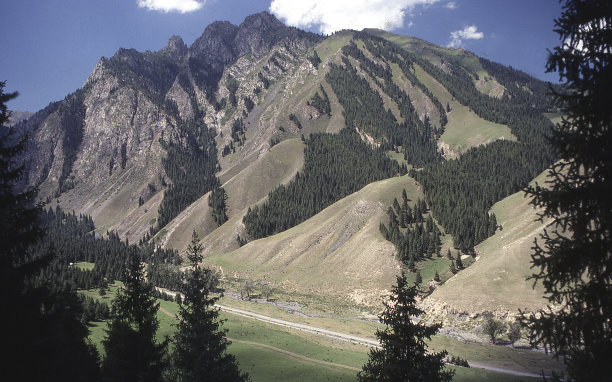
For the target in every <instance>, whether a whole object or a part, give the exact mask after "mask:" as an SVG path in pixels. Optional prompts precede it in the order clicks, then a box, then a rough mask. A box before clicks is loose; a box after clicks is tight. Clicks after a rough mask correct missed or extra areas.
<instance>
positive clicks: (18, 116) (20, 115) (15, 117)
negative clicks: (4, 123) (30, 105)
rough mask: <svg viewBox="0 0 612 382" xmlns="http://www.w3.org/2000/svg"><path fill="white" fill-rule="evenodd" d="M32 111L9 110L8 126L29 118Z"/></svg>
mask: <svg viewBox="0 0 612 382" xmlns="http://www.w3.org/2000/svg"><path fill="white" fill-rule="evenodd" d="M33 114H34V113H32V112H31V111H19V110H11V119H10V122H9V126H13V125H15V124H17V123H19V122H21V121H24V120H26V119H28V118H30V117H31V116H32V115H33Z"/></svg>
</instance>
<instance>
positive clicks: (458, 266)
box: [455, 252, 463, 270]
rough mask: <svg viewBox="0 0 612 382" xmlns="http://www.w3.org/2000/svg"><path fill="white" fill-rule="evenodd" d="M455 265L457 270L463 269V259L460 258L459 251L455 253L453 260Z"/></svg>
mask: <svg viewBox="0 0 612 382" xmlns="http://www.w3.org/2000/svg"><path fill="white" fill-rule="evenodd" d="M455 265H456V266H457V269H459V270H462V269H463V261H462V260H461V252H459V253H457V261H456V262H455Z"/></svg>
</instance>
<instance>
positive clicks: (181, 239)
mask: <svg viewBox="0 0 612 382" xmlns="http://www.w3.org/2000/svg"><path fill="white" fill-rule="evenodd" d="M303 162H304V144H303V143H302V142H301V141H300V139H298V138H293V139H289V140H286V141H283V142H281V143H279V144H278V145H276V146H274V147H272V149H270V151H268V152H266V153H265V154H263V155H262V156H261V157H260V158H258V159H256V160H255V161H254V162H253V163H251V164H250V165H249V166H248V167H247V168H246V169H244V170H242V171H241V172H239V173H238V174H236V175H235V176H233V177H232V178H230V179H229V180H227V181H226V182H225V183H224V184H223V187H224V188H225V190H226V191H227V193H228V199H227V205H228V215H229V217H230V220H229V221H228V222H226V223H225V224H224V225H223V226H222V227H217V225H216V223H215V222H214V221H213V220H212V216H211V211H210V207H208V194H206V195H204V196H202V197H201V198H200V199H198V200H197V201H195V202H194V203H193V204H192V205H191V206H189V207H188V208H187V209H186V210H185V211H183V212H182V213H181V214H180V215H179V216H177V217H176V218H175V219H174V220H173V221H172V222H170V223H169V224H168V225H167V226H166V229H167V232H168V234H167V235H166V239H165V240H164V241H163V244H164V246H166V247H170V248H175V249H179V250H183V249H185V248H186V247H187V244H188V243H189V241H190V240H191V232H192V231H193V230H194V229H195V230H196V232H198V234H199V236H200V238H206V240H205V241H206V242H207V243H212V242H214V243H216V244H215V245H210V244H205V245H206V249H207V252H209V253H210V252H215V251H219V250H223V251H227V250H228V248H233V247H237V244H236V234H237V233H236V232H235V231H236V230H238V231H239V226H240V225H241V224H242V223H241V222H242V216H244V214H245V213H246V210H247V208H248V207H249V206H250V205H253V204H255V203H257V202H258V201H259V200H261V199H262V198H264V197H266V196H267V195H268V192H270V191H271V190H273V189H274V188H275V187H276V186H278V185H279V184H281V183H287V182H288V181H289V180H291V179H292V178H293V177H294V176H295V173H296V172H297V171H298V170H299V169H300V168H301V167H302V165H303ZM209 234H210V237H207V236H208V235H209Z"/></svg>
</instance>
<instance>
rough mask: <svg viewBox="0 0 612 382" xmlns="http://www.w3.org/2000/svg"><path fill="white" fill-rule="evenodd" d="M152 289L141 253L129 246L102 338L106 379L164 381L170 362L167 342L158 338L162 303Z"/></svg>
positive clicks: (103, 367)
mask: <svg viewBox="0 0 612 382" xmlns="http://www.w3.org/2000/svg"><path fill="white" fill-rule="evenodd" d="M153 291H154V289H153V285H151V284H149V283H147V282H146V280H145V278H144V265H143V263H142V262H141V259H140V255H139V254H138V252H137V250H135V249H133V248H132V249H130V252H129V254H128V258H127V267H126V271H125V286H124V288H123V289H120V290H119V292H118V293H117V297H115V299H114V300H113V304H112V308H111V319H110V322H109V324H108V329H107V331H106V337H105V338H104V340H102V345H103V346H104V351H105V353H106V357H105V358H104V361H103V363H102V373H103V376H104V380H105V381H142V382H152V381H161V380H162V375H163V373H164V371H165V368H166V366H167V363H168V362H167V345H168V341H167V340H164V341H162V342H157V340H156V333H157V329H158V327H159V320H158V319H157V311H158V309H159V303H156V301H155V297H153Z"/></svg>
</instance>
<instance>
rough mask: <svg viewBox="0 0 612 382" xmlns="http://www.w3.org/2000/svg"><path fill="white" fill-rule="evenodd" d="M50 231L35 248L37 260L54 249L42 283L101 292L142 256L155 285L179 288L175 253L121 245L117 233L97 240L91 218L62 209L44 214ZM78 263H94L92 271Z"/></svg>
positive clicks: (32, 251) (123, 243)
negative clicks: (134, 258) (135, 255)
mask: <svg viewBox="0 0 612 382" xmlns="http://www.w3.org/2000/svg"><path fill="white" fill-rule="evenodd" d="M42 218H43V224H44V226H45V227H46V234H45V236H44V239H43V240H41V241H40V242H38V243H36V244H35V245H33V247H32V248H31V255H32V256H33V258H37V256H38V254H39V253H41V254H44V253H46V251H47V250H48V249H49V248H51V249H52V251H53V253H54V257H53V259H52V261H51V264H50V265H49V266H48V267H46V268H44V274H43V275H41V280H45V281H47V282H49V284H50V285H51V286H52V287H57V288H62V287H66V286H71V287H73V288H76V289H92V288H99V287H103V286H106V285H108V283H112V282H114V281H115V280H120V281H122V280H123V279H124V272H125V267H126V259H127V256H128V253H132V252H136V253H139V254H140V257H141V258H142V261H144V262H146V263H147V264H148V268H147V278H148V280H149V281H150V282H151V283H153V284H154V285H157V286H160V287H167V288H175V289H176V287H178V285H179V271H178V265H180V264H181V258H180V256H179V254H178V253H177V252H176V251H174V250H167V249H161V248H157V249H155V250H154V248H153V247H152V246H149V245H146V244H145V245H140V246H138V245H134V244H128V243H127V242H124V241H121V240H120V239H119V236H117V234H115V233H112V232H111V233H109V234H108V235H107V237H106V238H97V237H95V234H94V229H95V227H94V223H93V220H92V219H91V217H89V216H84V215H81V216H76V215H75V214H74V213H66V212H64V211H62V210H61V209H60V208H59V207H58V208H56V209H55V210H52V209H49V210H48V211H46V212H45V213H43V214H42ZM78 262H89V263H93V264H95V265H93V268H92V269H91V270H87V269H83V268H81V267H78V266H75V265H74V264H75V263H78Z"/></svg>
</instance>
